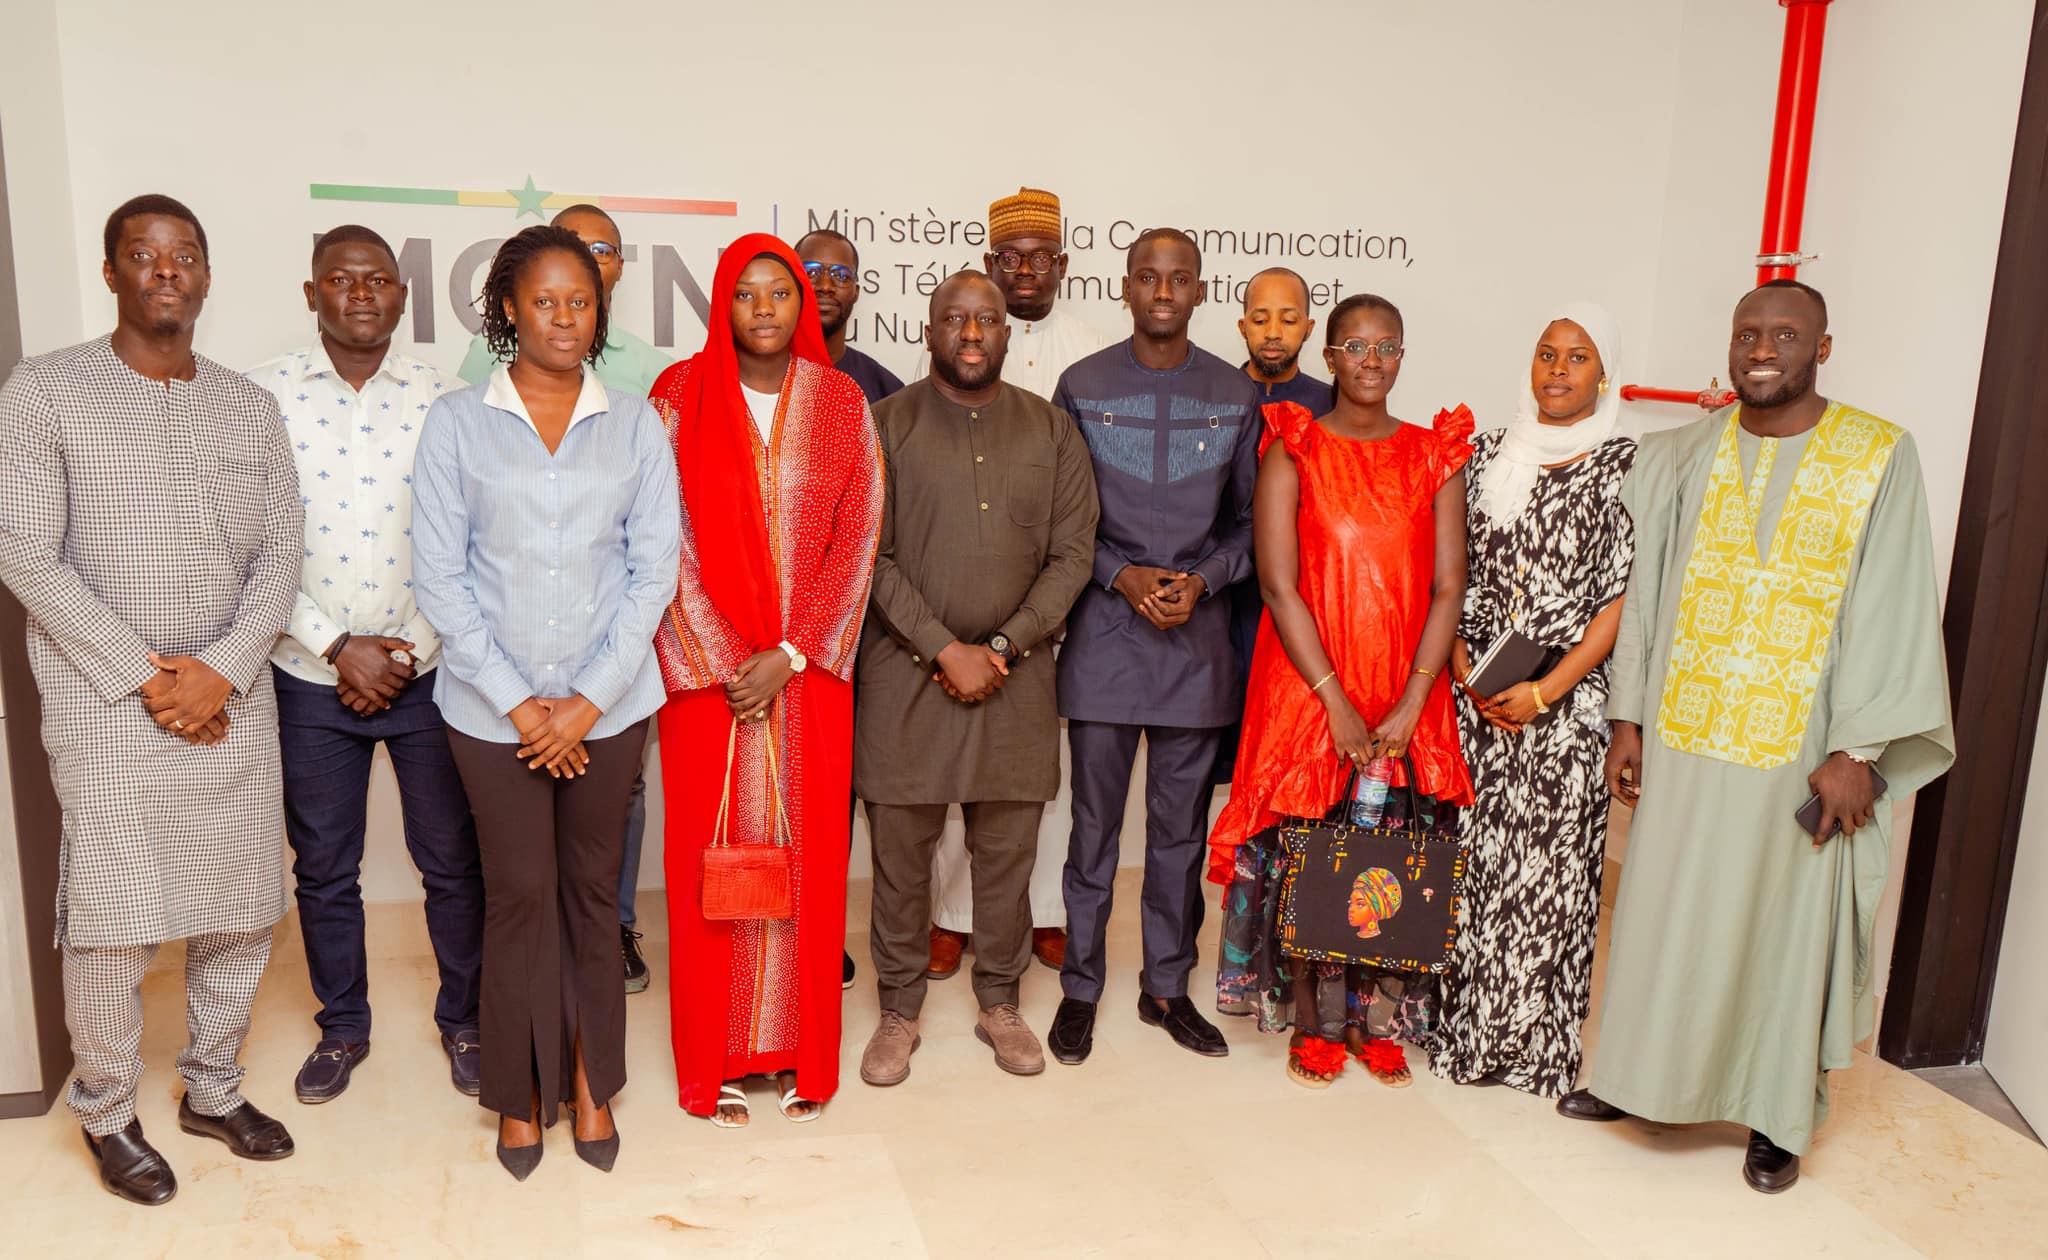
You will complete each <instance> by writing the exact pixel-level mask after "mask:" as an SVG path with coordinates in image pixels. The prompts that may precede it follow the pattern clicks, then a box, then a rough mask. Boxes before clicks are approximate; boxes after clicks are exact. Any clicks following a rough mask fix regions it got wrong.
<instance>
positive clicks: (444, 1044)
mask: <svg viewBox="0 0 2048 1260" xmlns="http://www.w3.org/2000/svg"><path fill="white" fill-rule="evenodd" d="M482 1041H483V1036H482V1034H480V1033H478V1032H477V1030H476V1029H474V1028H458V1029H456V1030H455V1031H454V1032H452V1033H442V1034H441V1052H442V1053H443V1054H446V1055H447V1056H448V1079H449V1080H451V1081H453V1082H454V1083H455V1088H456V1089H458V1090H460V1091H462V1092H463V1093H465V1094H468V1095H469V1096H470V1097H471V1098H474V1097H476V1096H477V1095H478V1094H481V1093H482V1092H483V1090H484V1078H483V1057H484V1049H483V1046H482V1044H481V1043H482Z"/></svg>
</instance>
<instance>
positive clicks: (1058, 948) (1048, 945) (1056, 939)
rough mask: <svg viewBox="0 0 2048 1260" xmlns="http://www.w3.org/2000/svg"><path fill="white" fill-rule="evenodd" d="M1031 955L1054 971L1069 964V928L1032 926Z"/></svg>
mask: <svg viewBox="0 0 2048 1260" xmlns="http://www.w3.org/2000/svg"><path fill="white" fill-rule="evenodd" d="M1031 956H1032V957H1033V958H1036V959H1037V960H1038V961H1040V962H1042V963H1044V964H1045V965H1046V966H1048V967H1050V968H1052V969H1053V970H1054V971H1058V970H1060V969H1061V968H1062V967H1065V966H1066V965H1067V929H1065V928H1032V929H1031Z"/></svg>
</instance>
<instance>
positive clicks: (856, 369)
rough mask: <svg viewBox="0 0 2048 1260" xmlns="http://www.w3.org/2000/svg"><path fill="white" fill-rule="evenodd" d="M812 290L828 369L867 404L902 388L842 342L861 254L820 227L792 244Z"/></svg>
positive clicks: (856, 290)
mask: <svg viewBox="0 0 2048 1260" xmlns="http://www.w3.org/2000/svg"><path fill="white" fill-rule="evenodd" d="M796 256H797V258H798V259H800V260H801V261H802V262H803V265H804V275H805V276H806V277H808V278H809V280H810V282H811V291H812V292H814V293H816V294H817V295H818V322H819V323H820V324H823V325H824V327H825V349H826V352H827V353H829V354H830V355H831V356H832V366H833V367H836V368H838V369H839V370H840V371H842V372H844V373H846V374H847V375H848V376H851V377H852V378H853V383H854V384H856V385H858V386H860V392H861V393H863V394H865V395H867V400H868V405H869V406H870V407H872V406H874V405H875V404H876V403H878V402H880V401H882V400H883V399H884V398H887V397H888V396H889V395H891V394H893V393H895V392H896V391H897V390H899V389H902V388H903V381H902V380H901V379H900V378H898V377H897V375H896V374H895V373H894V372H891V371H890V370H889V369H888V368H885V367H883V366H882V365H881V364H879V363H877V362H875V361H874V359H873V358H871V357H869V356H868V355H865V354H862V353H861V352H860V351H858V350H856V349H854V348H853V347H852V346H849V345H847V344H846V329H847V325H848V324H849V323H850V322H851V321H852V319H853V307H854V304H855V303H856V302H859V301H860V251H859V250H857V249H855V248H854V247H853V242H852V241H850V240H848V239H847V238H846V237H845V236H843V235H841V234H840V233H838V232H835V231H833V230H832V229H831V228H819V229H818V230H817V231H815V232H812V233H811V234H810V235H808V236H806V237H804V238H803V239H802V240H800V241H798V242H797V243H796Z"/></svg>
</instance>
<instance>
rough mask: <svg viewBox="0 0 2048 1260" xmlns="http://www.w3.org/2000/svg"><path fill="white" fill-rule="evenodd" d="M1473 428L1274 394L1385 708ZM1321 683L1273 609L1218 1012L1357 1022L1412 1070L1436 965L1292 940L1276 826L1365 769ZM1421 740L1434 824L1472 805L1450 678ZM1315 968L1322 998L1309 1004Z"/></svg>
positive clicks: (1232, 850) (1374, 696) (1349, 640)
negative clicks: (1341, 747) (1370, 434)
mask: <svg viewBox="0 0 2048 1260" xmlns="http://www.w3.org/2000/svg"><path fill="white" fill-rule="evenodd" d="M1471 437H1472V413H1471V412H1470V411H1468V410H1466V409H1465V408H1463V407H1459V408H1458V409H1457V410H1456V411H1446V412H1439V413H1438V414H1437V417H1436V424H1435V425H1434V427H1433V428H1430V429H1423V428H1417V427H1413V426H1407V425H1404V426H1402V428H1401V429H1400V431H1399V432H1397V433H1395V434H1394V435H1393V436H1392V437H1388V438H1383V439H1380V440H1378V441H1359V440H1357V439H1354V438H1344V437H1339V436H1337V435H1336V434H1333V433H1331V432H1329V431H1328V430H1326V429H1324V428H1323V427H1322V426H1321V425H1319V424H1317V423H1316V422H1315V420H1314V418H1313V417H1312V416H1310V414H1309V413H1308V411H1307V410H1305V409H1304V408H1302V407H1298V406H1296V405H1294V404H1292V403H1279V404H1275V405H1272V406H1269V407H1267V408H1266V443H1267V445H1268V446H1270V444H1271V443H1272V442H1274V441H1275V440H1277V441H1280V442H1283V443H1285V444H1286V446H1287V453H1288V454H1289V455H1291V456H1292V457H1293V458H1294V461H1295V464H1296V466H1297V468H1298V470H1299V472H1300V475H1301V504H1300V508H1299V514H1298V515H1297V516H1296V518H1295V531H1296V535H1297V538H1298V544H1297V545H1298V548H1299V555H1300V565H1301V568H1300V590H1301V594H1302V597H1303V598H1304V599H1306V600H1307V601H1308V607H1309V611H1310V612H1311V613H1312V614H1313V615H1314V616H1315V622H1316V630H1317V633H1318V634H1319V635H1320V636H1321V638H1322V641H1323V647H1324V650H1325V651H1327V652H1328V653H1329V657H1330V663H1331V664H1332V665H1333V666H1334V667H1335V668H1336V671H1337V677H1338V679H1339V681H1341V682H1342V683H1343V686H1344V692H1345V694H1346V695H1348V696H1350V697H1351V702H1352V703H1353V704H1354V705H1356V706H1357V707H1358V711H1359V713H1360V714H1361V715H1362V716H1363V717H1364V718H1365V719H1366V720H1367V721H1368V722H1372V721H1376V720H1378V718H1379V717H1380V716H1381V715H1382V714H1384V713H1385V712H1386V711H1387V710H1388V709H1390V708H1392V707H1393V706H1394V703H1395V702H1396V701H1397V700H1398V699H1399V698H1400V696H1401V693H1402V691H1403V690H1404V689H1405V688H1406V687H1407V685H1408V680H1409V678H1410V677H1411V676H1412V674H1413V671H1414V669H1415V649H1416V647H1417V646H1418V645H1419V644H1420V642H1421V640H1422V628H1423V625H1424V623H1425V622H1427V621H1428V619H1429V603H1430V591H1429V588H1430V583H1431V582H1432V580H1433V579H1434V576H1435V571H1436V496H1437V492H1438V491H1440V490H1442V489H1443V487H1444V483H1445V482H1447V481H1449V480H1450V479H1451V478H1452V477H1454V476H1456V475H1457V473H1458V470H1459V469H1461V468H1463V467H1464V466H1465V461H1466V460H1468V459H1469V458H1471V455H1472V444H1471ZM1264 453H1265V452H1264V450H1263V449H1262V450H1261V452H1260V454H1261V456H1263V455H1264ZM1310 681H1312V680H1310V679H1304V678H1303V677H1302V676H1301V675H1300V674H1299V673H1297V672H1296V671H1295V668H1294V664H1293V662H1292V661H1290V660H1288V659H1287V652H1286V650H1285V649H1284V648H1282V647H1281V646H1280V636H1279V634H1278V632H1276V631H1275V630H1274V629H1273V617H1272V614H1271V613H1270V612H1268V613H1267V614H1266V615H1265V616H1264V617H1263V618H1261V620H1260V622H1259V637H1258V643H1257V646H1256V647H1255V648H1254V650H1253V654H1252V669H1251V678H1250V681H1249V684H1248V686H1247V689H1246V690H1247V695H1246V703H1245V714H1244V734H1243V736H1242V737H1241V738H1240V740H1239V743H1238V754H1237V778H1236V780H1235V781H1234V782H1233V783H1232V784H1231V789H1230V801H1229V803H1228V804H1226V805H1225V806H1224V807H1223V814H1222V816H1221V817H1220V818H1218V819H1217V820H1216V830H1215V832H1214V833H1213V834H1212V835H1211V836H1210V839H1209V878H1211V879H1213V880H1215V881H1216V882H1217V883H1219V884H1223V885H1225V889H1226V890H1225V892H1224V895H1223V906H1222V913H1223V924H1222V951H1221V957H1220V958H1219V959H1218V960H1217V968H1216V1009H1217V1011H1218V1012H1219V1013H1220V1014H1224V1015H1239V1016H1246V1017H1255V1018H1256V1019H1257V1021H1258V1026H1259V1029H1260V1031H1262V1032H1281V1031H1285V1030H1286V1029H1288V1028H1298V1029H1301V1030H1302V1031H1304V1032H1306V1033H1308V1034H1310V1036H1311V1037H1314V1038H1321V1039H1324V1040H1325V1041H1327V1042H1338V1041H1340V1040H1342V1039H1343V1038H1344V1037H1345V1036H1346V1035H1347V1031H1348V1030H1351V1029H1357V1030H1359V1031H1360V1032H1362V1033H1363V1034H1364V1035H1365V1038H1366V1041H1365V1044H1364V1046H1363V1049H1362V1052H1361V1053H1362V1054H1363V1056H1364V1058H1365V1061H1366V1063H1367V1065H1368V1067H1370V1068H1372V1069H1373V1070H1374V1071H1391V1070H1393V1069H1395V1068H1399V1067H1402V1066H1404V1060H1403V1056H1402V1053H1401V1051H1400V1049H1399V1048H1398V1047H1397V1046H1394V1045H1391V1044H1390V1043H1388V1042H1387V1041H1385V1040H1381V1039H1384V1038H1389V1037H1398V1038H1401V1039H1404V1040H1408V1041H1412V1042H1415V1043H1416V1044H1418V1045H1425V1046H1426V1045H1428V1044H1430V1042H1431V1039H1432V1038H1433V1037H1434V1035H1435V1033H1434V1029H1435V1025H1436V1022H1437V1006H1438V1001H1437V991H1438V986H1437V984H1436V983H1435V977H1434V976H1429V975H1418V974H1412V973H1406V972H1394V971H1384V970H1381V969H1379V968H1374V967H1349V966H1343V965H1340V964H1336V963H1323V962H1311V961H1308V960H1306V959H1300V958H1294V957H1292V956H1289V955H1288V954H1287V953H1286V952H1285V951H1284V950H1283V949H1282V948H1281V945H1280V939H1279V925H1278V919H1279V911H1280V900H1281V897H1280V893H1281V885H1282V882H1283V880H1282V876H1283V872H1284V869H1285V866H1286V862H1285V853H1284V850H1283V849H1282V846H1281V845H1280V844H1279V842H1278V833H1277V832H1276V831H1275V830H1274V829H1275V828H1276V827H1277V826H1278V825H1279V824H1280V823H1281V821H1282V820H1283V819H1284V818H1286V817H1289V816H1294V817H1308V818H1319V817H1321V816H1323V815H1324V814H1326V813H1327V812H1329V810H1330V808H1331V807H1332V806H1334V805H1335V804H1336V803H1337V802H1338V800H1339V799H1340V798H1342V796H1343V795H1344V787H1345V784H1346V782H1347V780H1348V779H1349V777H1350V774H1349V770H1348V767H1346V765H1345V764H1344V762H1343V760H1342V759H1340V758H1339V757H1338V756H1337V749H1336V746H1335V745H1334V744H1332V743H1331V740H1330V724H1329V721H1328V719H1327V718H1325V717H1324V716H1323V706H1322V704H1321V703H1320V702H1319V701H1318V700H1317V699H1316V697H1315V695H1314V694H1313V693H1312V692H1310V691H1309V689H1308V684H1309V682H1310ZM1408 753H1409V756H1410V757H1411V758H1412V759H1413V761H1414V765H1415V777H1416V794H1417V798H1418V799H1417V801H1416V804H1417V806H1418V807H1420V808H1421V809H1422V811H1423V812H1424V814H1425V820H1426V822H1428V823H1429V825H1434V826H1454V825H1455V824H1454V822H1452V821H1451V820H1450V819H1449V818H1448V817H1447V815H1449V814H1450V813H1452V812H1454V808H1455V807H1460V806H1470V805H1471V804H1472V776H1471V775H1470V774H1469V773H1468V772H1467V770H1466V768H1465V759H1464V756H1463V754H1462V753H1461V752H1460V750H1459V746H1458V719H1457V714H1456V712H1455V710H1454V709H1453V708H1452V704H1451V689H1450V684H1449V683H1448V682H1446V681H1445V680H1443V679H1442V678H1439V679H1438V680H1437V682H1436V685H1435V686H1434V687H1433V688H1432V689H1431V691H1430V693H1429V699H1428V701H1427V703H1425V704H1424V706H1423V710H1422V716H1421V718H1420V720H1419V721H1418V722H1417V723H1416V727H1415V735H1414V737H1413V738H1412V739H1411V740H1410V741H1409V743H1408ZM1446 807H1452V808H1446ZM1387 810H1388V813H1387V821H1388V822H1389V823H1395V824H1398V822H1399V819H1398V818H1397V817H1396V815H1397V814H1398V815H1401V816H1405V815H1406V813H1407V802H1406V797H1405V794H1397V795H1395V796H1392V797H1389V798H1388V801H1387ZM1302 980H1306V981H1308V985H1307V988H1306V992H1307V993H1308V994H1310V995H1312V1003H1313V1004H1312V1005H1311V1006H1309V1007H1307V1008H1304V1006H1303V1003H1302V1001H1301V1000H1300V999H1301V997H1302V996H1303V993H1304V989H1303V987H1302V986H1301V984H1300V983H1299V982H1300V981H1302ZM1306 1045H1307V1050H1305V1051H1304V1054H1305V1055H1313V1056H1319V1057H1316V1058H1315V1060H1314V1061H1313V1062H1311V1061H1310V1060H1309V1059H1308V1058H1304V1060H1303V1061H1304V1063H1305V1064H1306V1065H1307V1067H1308V1069H1309V1070H1310V1071H1315V1072H1329V1071H1332V1070H1334V1069H1335V1068H1336V1067H1341V1066H1342V1063H1343V1059H1344V1052H1343V1050H1342V1049H1340V1048H1336V1047H1335V1046H1332V1045H1320V1046H1319V1045H1318V1044H1317V1043H1316V1042H1314V1041H1310V1042H1308V1043H1306Z"/></svg>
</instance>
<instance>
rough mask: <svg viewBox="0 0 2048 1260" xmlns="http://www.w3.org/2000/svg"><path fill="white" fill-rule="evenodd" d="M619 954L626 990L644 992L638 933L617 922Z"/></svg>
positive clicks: (644, 971)
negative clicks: (624, 974) (624, 973)
mask: <svg viewBox="0 0 2048 1260" xmlns="http://www.w3.org/2000/svg"><path fill="white" fill-rule="evenodd" d="M619 956H620V958H622V959H623V960H624V962H625V965H626V992H628V993H644V992H646V991H647V982H648V980H649V979H650V977H649V976H648V973H647V960H646V959H645V958H642V957H641V956H640V934H639V933H638V932H635V931H634V930H633V929H632V928H629V927H627V926H626V925H625V924H623V923H621V924H619ZM470 1092H471V1093H475V1092H476V1091H474V1090H471V1091H470ZM528 1171H531V1170H530V1169H529V1170H528Z"/></svg>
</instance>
